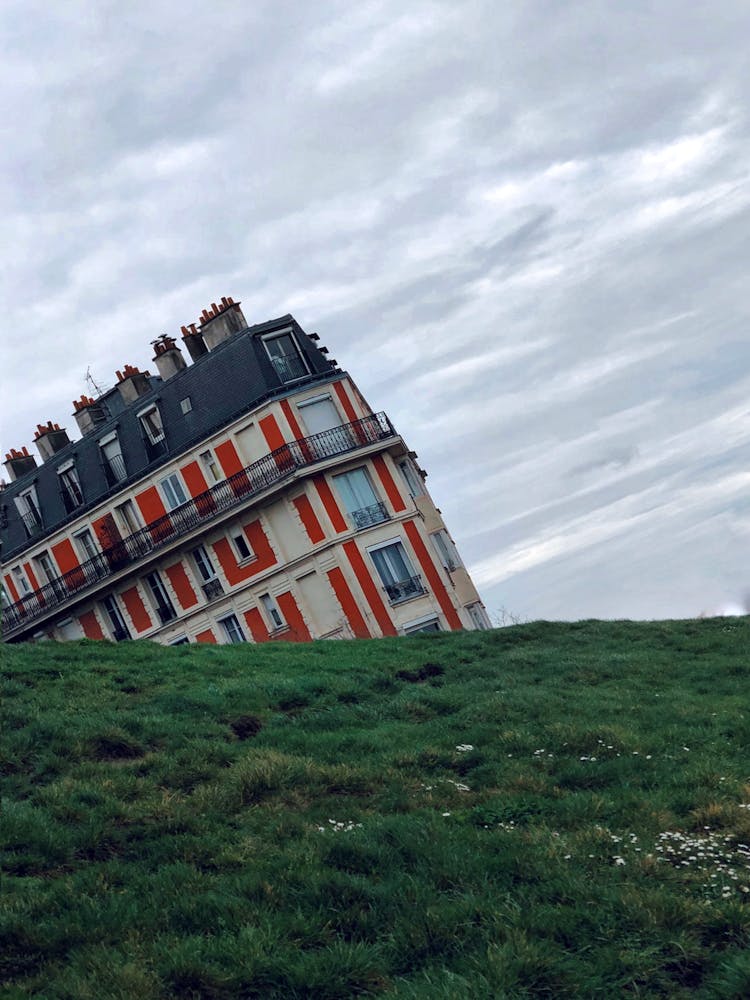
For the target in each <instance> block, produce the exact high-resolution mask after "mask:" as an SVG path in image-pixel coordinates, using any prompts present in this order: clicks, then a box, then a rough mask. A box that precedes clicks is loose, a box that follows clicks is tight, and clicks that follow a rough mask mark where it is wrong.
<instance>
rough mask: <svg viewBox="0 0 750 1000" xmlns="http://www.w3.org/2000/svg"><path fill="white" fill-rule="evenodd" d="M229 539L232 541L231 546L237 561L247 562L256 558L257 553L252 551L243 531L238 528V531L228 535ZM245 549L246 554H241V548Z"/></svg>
mask: <svg viewBox="0 0 750 1000" xmlns="http://www.w3.org/2000/svg"><path fill="white" fill-rule="evenodd" d="M229 540H230V542H231V543H232V548H233V549H234V554H235V557H236V558H237V561H238V562H239V563H249V562H253V560H255V559H257V558H258V557H257V555H256V554H255V552H253V548H252V546H251V545H250V543H249V542H248V540H247V536H246V535H245V532H244V531H242V529H240V530H239V531H238V532H236V533H235V532H233V533H232V534H231V535H230V536H229ZM243 548H245V549H247V554H246V555H243V553H242V549H243Z"/></svg>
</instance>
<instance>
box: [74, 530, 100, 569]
mask: <svg viewBox="0 0 750 1000" xmlns="http://www.w3.org/2000/svg"><path fill="white" fill-rule="evenodd" d="M84 538H87V539H88V541H89V542H90V543H91V548H90V549H89V546H88V545H87V544H85V543H84V542H83V541H82V539H84ZM73 541H74V542H75V546H76V548H77V549H78V554H79V555H81V556H83V560H84V562H86V561H88V560H89V559H95V558H96V557H97V556H98V555H99V549H98V548H97V546H96V542H95V541H94V535H93V533H92V531H91V529H90V528H81V529H80V530H78V531H74V532H73Z"/></svg>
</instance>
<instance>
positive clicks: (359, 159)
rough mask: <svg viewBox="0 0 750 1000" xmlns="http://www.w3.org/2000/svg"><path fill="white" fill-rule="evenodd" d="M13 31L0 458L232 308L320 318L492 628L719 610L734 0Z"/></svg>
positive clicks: (595, 1) (256, 13)
mask: <svg viewBox="0 0 750 1000" xmlns="http://www.w3.org/2000/svg"><path fill="white" fill-rule="evenodd" d="M0 21H1V22H2V28H3V30H4V32H5V37H6V38H7V39H8V43H7V44H6V58H5V60H4V63H3V65H2V67H0V87H1V88H2V91H3V96H4V98H5V106H6V107H8V108H10V109H11V115H10V118H9V120H8V122H7V125H6V129H7V131H6V136H5V138H6V142H5V143H4V150H5V154H6V155H5V157H4V165H3V167H2V170H1V171H0V207H2V209H3V218H4V236H5V240H4V242H5V245H6V248H7V253H6V258H7V265H6V267H5V268H4V270H3V273H2V275H0V283H1V285H0V287H2V291H3V292H4V302H5V303H6V305H5V314H4V320H5V324H4V329H5V335H4V338H3V340H2V344H0V365H1V366H2V372H3V396H2V400H0V436H2V448H3V450H4V451H7V450H8V449H9V448H10V447H19V446H21V445H23V444H24V443H27V444H30V441H31V436H32V432H33V428H34V426H35V425H36V423H37V422H38V421H42V420H44V421H46V420H48V419H53V420H57V421H59V422H60V423H61V424H67V425H68V427H69V428H70V427H71V423H72V421H71V418H70V405H69V401H70V400H71V399H73V398H74V396H77V395H79V394H80V392H81V391H83V389H84V388H85V385H84V382H83V374H84V373H85V371H86V368H87V366H89V365H90V366H91V368H92V371H93V372H94V374H95V375H96V377H97V379H98V380H100V381H101V382H103V383H104V384H109V383H111V382H112V380H113V373H114V371H115V369H116V368H118V367H120V366H121V365H122V364H123V363H124V362H125V361H130V362H131V363H134V364H140V365H142V366H144V365H148V364H149V362H150V349H149V342H150V341H151V340H152V339H154V337H155V336H157V335H159V334H161V333H163V332H174V331H176V330H178V329H179V326H180V325H181V324H182V323H185V322H188V321H190V320H192V319H194V318H195V316H196V315H197V314H198V313H199V312H200V310H201V308H203V306H204V305H206V304H207V303H209V302H210V301H212V300H215V299H216V297H217V295H221V294H232V295H234V296H235V297H236V298H241V299H242V300H243V306H244V308H245V310H246V315H248V316H249V317H250V319H251V320H252V321H259V320H263V319H267V318H270V317H272V316H275V315H280V314H283V313H285V312H287V311H293V312H294V313H295V315H297V318H298V319H299V320H300V322H302V323H303V325H306V326H308V327H309V328H310V329H317V330H318V331H319V332H320V333H321V336H322V338H323V340H324V342H325V343H327V344H328V345H329V347H330V348H331V350H332V353H333V354H335V356H336V357H337V358H338V360H339V361H340V362H341V363H342V364H343V365H345V366H347V367H348V368H349V369H350V370H351V372H352V374H353V376H354V377H355V379H356V380H357V382H358V383H359V384H360V386H361V387H362V389H363V390H364V391H365V393H366V394H367V395H368V396H370V397H371V401H372V403H373V405H375V406H376V408H378V409H381V408H382V409H385V410H387V411H388V412H389V414H390V415H391V417H392V418H393V419H394V422H395V423H396V425H397V426H398V427H399V428H400V429H401V430H402V431H403V433H404V435H405V437H406V439H407V441H409V443H410V445H411V446H412V447H415V448H416V449H417V451H418V452H419V454H420V458H421V460H422V461H423V462H424V464H425V466H426V467H427V468H428V470H429V471H430V480H429V483H430V486H431V488H432V489H433V491H434V494H435V498H436V500H437V502H438V505H439V506H440V507H441V508H442V509H443V512H444V514H445V516H446V519H447V522H448V525H449V527H450V528H451V531H452V532H453V534H454V536H455V537H456V540H457V542H458V544H459V547H460V549H461V551H462V553H463V554H464V556H465V557H466V558H467V560H468V561H469V563H470V564H471V565H472V567H474V568H475V569H476V573H477V575H478V577H479V578H480V579H481V580H482V581H484V582H483V587H484V593H485V597H486V599H487V603H488V605H490V606H491V607H499V606H501V605H502V606H505V607H508V608H511V609H512V610H516V609H518V610H519V611H522V612H523V613H524V614H530V615H531V616H533V617H581V616H587V615H589V614H594V613H596V614H634V615H635V614H644V613H645V614H648V613H651V610H650V609H653V610H654V611H656V612H658V613H659V614H694V613H697V612H698V611H699V610H701V609H702V608H704V607H706V606H708V605H709V604H711V606H719V605H720V604H721V603H722V601H736V600H737V599H738V598H737V594H738V593H740V592H742V591H741V590H738V589H737V588H739V587H742V586H744V585H745V584H744V583H741V582H740V581H739V577H740V576H741V573H742V572H744V566H743V565H742V563H743V559H742V551H743V550H742V546H741V545H739V544H729V543H727V538H728V537H729V536H731V534H732V532H733V531H736V532H739V535H738V537H740V538H742V539H744V538H746V532H745V531H744V528H743V527H742V526H743V525H746V523H747V516H748V515H747V513H746V512H743V511H742V510H741V509H740V503H741V499H742V496H743V491H744V490H745V488H746V484H745V480H744V478H743V473H744V465H745V464H746V454H745V452H746V447H747V439H748V411H747V407H746V400H747V398H748V389H749V388H750V386H749V385H748V377H750V376H749V375H748V373H749V372H750V367H749V365H748V363H749V362H750V356H749V355H750V351H749V350H748V348H747V346H746V344H747V338H746V331H747V327H748V320H749V319H750V316H749V313H750V305H749V304H748V299H747V294H746V274H745V270H746V268H745V258H746V240H747V227H748V221H749V219H750V195H749V194H748V191H750V184H748V173H749V172H750V168H749V167H748V163H750V129H749V128H748V116H747V111H746V108H747V106H748V103H749V101H748V98H749V97H750V95H749V94H748V88H749V86H750V85H749V84H748V80H747V74H746V72H745V52H744V45H743V40H744V38H745V37H746V36H747V32H748V28H750V23H748V22H750V14H749V13H748V10H747V7H746V5H745V4H743V3H740V2H739V0H737V2H729V3H725V4H722V5H721V7H720V8H716V7H712V8H711V9H710V10H709V8H708V7H706V5H704V4H695V5H687V6H686V5H684V4H677V3H676V2H675V0H667V2H665V3H663V4H660V5H658V7H650V8H649V7H639V8H638V9H637V10H634V9H630V8H628V9H627V10H625V9H624V8H623V9H619V8H617V7H613V5H611V4H604V3H602V2H599V0H579V2H574V3H570V4H565V5H553V6H550V5H549V4H546V3H541V2H539V0H533V2H525V3H520V2H510V3H505V4H496V3H490V2H489V0H466V2H465V3H463V4H461V5H460V7H456V5H455V4H451V3H449V2H447V0H445V2H442V0H419V2H418V3H417V4H415V5H412V6H411V7H410V8H409V9H408V10H406V9H405V8H404V7H403V5H398V4H396V3H395V0H366V2H365V3H363V4H360V5H357V6H356V7H352V6H351V5H347V4H344V3H343V2H342V0H324V2H322V3H320V4H315V5H310V4H304V3H302V2H301V0H285V2H283V3H281V4H271V3H268V2H260V3H258V4H253V5H242V4H236V3H232V2H229V0H218V2H217V3H215V4H212V5H211V6H210V7H207V6H206V5H199V4H195V3H191V2H187V3H186V4H183V5H182V6H181V7H180V10H179V14H177V15H176V14H175V8H174V6H173V5H171V4H167V3H166V0H153V2H151V3H149V4H148V5H146V4H144V3H141V2H136V3H133V4H130V5H128V6H127V8H123V7H122V5H115V4H114V3H113V2H105V3H102V4H98V5H95V6H92V5H90V4H83V3H81V2H76V0H72V2H70V3H67V4H64V5H58V6H56V7H54V8H50V7H49V5H43V4H41V3H40V2H38V0H30V2H25V3H24V4H23V5H22V4H21V3H20V0H16V2H13V0H12V2H11V3H10V4H6V5H5V7H4V9H3V11H2V13H1V14H0ZM714 486H715V487H716V488H713V487H714ZM644 581H648V583H647V584H646V583H644ZM722 588H727V592H726V593H724V592H723V591H722ZM733 588H734V589H733Z"/></svg>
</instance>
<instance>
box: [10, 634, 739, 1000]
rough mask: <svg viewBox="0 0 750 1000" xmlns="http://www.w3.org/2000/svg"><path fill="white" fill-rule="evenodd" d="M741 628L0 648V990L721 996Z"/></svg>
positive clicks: (102, 999) (726, 977) (18, 993)
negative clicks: (298, 643) (255, 643)
mask: <svg viewBox="0 0 750 1000" xmlns="http://www.w3.org/2000/svg"><path fill="white" fill-rule="evenodd" d="M749 652H750V620H748V619H719V620H709V621H702V622H695V621H693V622H663V623H655V624H637V623H599V622H583V623H578V624H572V625H564V624H548V623H537V624H531V625H525V626H520V627H515V628H509V629H502V630H497V631H493V632H488V633H472V634H423V635H421V636H414V637H410V638H404V639H395V640H380V641H370V642H362V641H360V642H356V643H349V642H335V643H334V642H329V643H322V642H321V643H316V644H311V645H305V646H290V645H281V644H268V645H264V646H249V645H248V646H235V647H205V646H204V647H197V646H182V647H177V648H173V649H164V648H161V647H158V646H153V645H151V644H148V643H140V642H133V643H123V644H120V645H110V644H106V643H91V642H81V643H70V644H52V643H49V644H45V645H37V646H30V647H26V648H23V647H7V646H6V647H3V648H2V651H1V655H2V661H1V665H0V675H1V681H2V688H1V693H2V720H1V731H0V777H1V778H2V787H3V806H2V814H1V815H0V831H1V832H0V856H1V858H2V870H3V876H2V883H1V885H0V996H1V997H3V998H21V997H44V998H49V1000H56V998H76V1000H82V998H91V1000H109V998H122V1000H152V998H154V1000H155V998H161V997H187V998H226V1000H233V998H237V997H239V998H247V997H279V998H281V997H283V998H285V1000H286V998H296V997H326V998H334V997H351V996H356V995H375V996H384V997H398V998H415V1000H416V998H424V1000H426V998H430V1000H436V998H446V1000H447V998H450V1000H455V998H459V1000H460V998H467V1000H468V998H472V1000H474V998H477V997H545V996H546V997H555V998H557V997H602V998H612V997H620V996H633V997H640V998H644V997H669V998H674V997H677V998H679V997H685V998H687V997H690V998H694V997H716V998H731V997H736V998H738V1000H740V998H743V1000H744V998H746V997H747V996H749V995H750V949H748V944H750V847H748V846H747V845H748V844H750V784H749V783H750V753H749V752H748V751H749V749H750V714H749V711H750V703H749V700H748V692H749V690H750V686H749V683H748V682H749V681H750V663H749V661H748V654H749Z"/></svg>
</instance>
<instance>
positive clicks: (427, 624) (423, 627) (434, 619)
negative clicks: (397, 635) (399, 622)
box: [404, 615, 443, 635]
mask: <svg viewBox="0 0 750 1000" xmlns="http://www.w3.org/2000/svg"><path fill="white" fill-rule="evenodd" d="M442 631H443V630H442V629H441V628H440V622H439V620H438V616H437V615H428V616H427V617H426V618H417V620H416V621H413V622H408V623H407V624H406V625H404V634H405V635H414V633H415V632H442Z"/></svg>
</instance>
